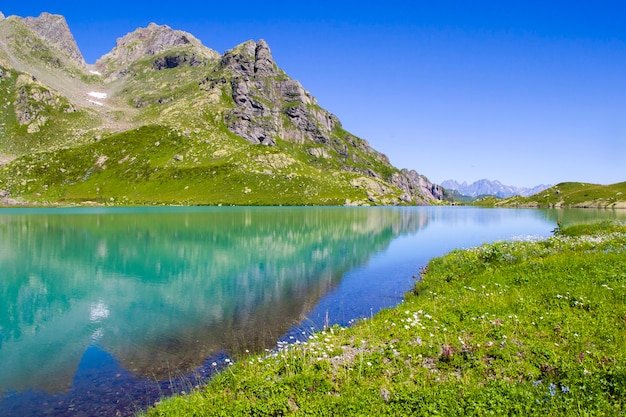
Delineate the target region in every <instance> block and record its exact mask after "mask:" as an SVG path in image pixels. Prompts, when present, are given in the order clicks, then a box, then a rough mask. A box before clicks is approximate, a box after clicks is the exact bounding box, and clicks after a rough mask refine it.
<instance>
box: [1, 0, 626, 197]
mask: <svg viewBox="0 0 626 417" xmlns="http://www.w3.org/2000/svg"><path fill="white" fill-rule="evenodd" d="M0 12H2V13H3V14H4V15H5V16H7V17H8V16H10V15H17V16H21V17H27V16H39V15H40V14H41V13H42V12H49V13H54V14H61V15H63V16H64V17H65V18H66V20H67V22H68V25H69V27H70V30H71V31H72V33H73V35H74V37H75V38H76V41H77V43H78V46H79V48H80V50H81V52H82V53H83V55H84V57H85V59H86V61H87V62H89V63H93V62H95V60H96V59H97V58H99V57H100V56H102V55H104V54H105V53H107V52H109V51H110V50H111V49H112V48H113V47H114V46H115V41H116V39H117V38H119V37H122V36H124V35H125V34H127V33H129V32H132V31H134V30H135V29H136V28H138V27H146V26H148V24H149V23H151V22H155V23H157V24H165V25H168V26H170V27H172V28H173V29H177V30H183V31H186V32H189V33H191V34H192V35H194V36H195V37H197V38H198V39H200V40H201V41H202V43H203V44H204V45H206V46H207V47H209V48H212V49H215V50H217V51H218V52H220V53H223V52H224V51H226V50H228V49H231V48H233V47H235V46H236V45H238V44H240V43H242V42H245V41H247V40H249V39H254V40H258V39H265V40H266V41H267V42H268V44H269V46H270V48H271V49H272V53H273V55H274V59H275V61H276V63H277V65H278V66H279V67H281V68H282V69H283V70H284V71H285V72H286V73H287V74H288V75H289V76H290V77H292V78H294V79H296V80H299V81H300V82H301V83H302V85H303V86H304V88H306V89H307V90H308V91H310V92H311V94H312V95H313V96H314V97H316V98H317V100H318V102H319V104H320V105H321V106H322V107H324V108H326V109H327V110H329V111H331V112H332V113H334V114H335V115H337V117H339V119H340V120H341V122H342V124H343V126H344V128H345V129H346V130H348V131H350V132H352V133H353V134H355V135H357V136H360V137H362V138H363V139H366V140H367V141H368V142H369V143H370V144H371V145H372V146H373V147H374V148H375V149H377V150H378V151H380V152H383V153H384V154H386V155H387V156H388V157H389V158H390V160H391V163H392V164H394V165H395V166H397V167H398V168H408V169H415V170H416V171H417V172H419V173H420V174H422V175H425V176H426V177H428V178H429V179H430V180H431V181H433V182H435V183H441V182H443V181H444V180H447V179H453V180H456V181H458V182H463V181H466V182H467V183H472V182H474V181H477V180H481V179H489V180H498V181H500V182H502V183H503V184H506V185H514V186H520V187H522V186H523V187H533V186H536V185H539V184H557V183H559V182H564V181H580V182H590V183H600V184H612V183H617V182H623V181H626V172H625V170H624V168H623V166H624V165H625V162H626V117H625V116H624V113H625V111H626V77H625V74H626V25H624V24H623V22H624V21H626V4H622V3H621V2H602V3H600V4H598V3H591V2H576V3H571V2H560V1H558V2H551V3H549V4H546V3H543V2H542V3H540V2H534V1H530V2H528V1H527V2H514V3H509V4H507V5H503V4H502V3H499V2H485V1H483V2H473V3H471V5H468V4H465V3H464V2H453V1H448V2H439V3H437V4H431V3H426V2H416V3H412V2H402V1H393V0H392V1H390V2H386V3H384V6H383V4H382V3H363V2H354V1H347V2H341V4H339V3H337V2H335V3H330V2H324V1H322V2H316V3H315V4H313V5H305V4H302V5H296V4H290V5H289V7H286V6H285V5H284V3H283V4H281V3H279V2H273V1H270V2H266V3H263V5H262V7H260V6H259V4H258V3H253V2H247V1H240V2H237V5H236V7H235V5H233V4H218V5H212V4H211V5H210V4H207V3H206V2H193V1H188V2H185V3H181V4H172V3H167V2H160V1H152V2H149V3H148V2H142V1H139V2H133V3H130V4H129V3H122V2H117V1H109V2H103V3H83V2H80V3H79V2H76V3H74V2H71V1H70V2H63V4H58V3H56V2H44V1H29V2H22V3H13V4H6V5H2V6H0Z"/></svg>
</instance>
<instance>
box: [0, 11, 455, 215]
mask: <svg viewBox="0 0 626 417" xmlns="http://www.w3.org/2000/svg"><path fill="white" fill-rule="evenodd" d="M66 28H67V24H66V23H65V19H64V18H63V17H62V16H58V15H50V14H47V13H43V14H42V15H41V16H40V17H38V18H26V19H24V18H19V17H15V16H11V17H9V18H6V19H2V20H0V92H2V93H4V95H5V96H6V97H11V98H12V100H8V101H7V102H6V103H5V105H4V106H3V107H2V110H1V112H0V122H1V123H0V160H2V161H4V165H2V167H1V169H0V189H2V190H3V192H2V194H3V195H4V196H5V197H4V199H5V201H9V198H10V199H12V201H14V200H16V201H24V202H33V203H35V204H58V203H61V204H75V203H78V204H83V203H85V202H87V203H89V204H91V203H96V204H157V203H158V204H160V203H166V204H350V205H355V204H356V205H370V204H428V203H430V202H432V201H436V200H440V199H442V198H443V190H442V189H441V187H439V186H437V185H436V184H432V183H431V182H430V181H428V179H427V178H426V177H424V176H423V175H420V174H418V173H417V172H415V171H409V170H399V169H397V168H395V167H393V166H392V165H391V163H390V162H389V160H388V158H387V157H386V156H385V155H383V154H382V153H380V152H378V151H376V150H375V149H373V148H372V147H371V146H370V145H369V143H368V142H367V141H366V140H364V139H361V138H358V137H356V136H354V135H352V134H350V133H349V132H347V131H345V130H344V129H343V128H342V126H341V123H340V121H339V118H337V117H336V116H335V115H333V114H331V113H329V112H328V111H326V110H325V109H323V108H321V107H320V106H319V105H318V103H317V101H316V100H315V98H314V97H313V96H312V95H311V94H310V93H309V92H308V91H306V90H305V89H304V87H303V86H302V85H301V84H300V83H299V82H298V81H297V80H294V79H291V78H290V77H288V76H287V74H285V73H284V71H282V70H281V69H280V68H279V67H278V65H277V64H276V63H275V62H274V59H273V56H272V54H271V50H270V48H269V45H267V43H266V42H265V41H264V40H259V41H246V42H243V43H242V44H240V45H237V46H235V47H234V48H233V49H231V50H229V51H226V52H225V53H224V54H222V55H220V54H218V53H217V52H215V51H213V50H212V49H210V48H208V47H206V46H204V45H203V44H202V43H201V42H200V41H199V40H197V39H196V38H195V37H193V35H191V34H188V33H186V32H183V31H177V30H174V29H172V28H170V27H169V26H166V25H157V24H155V23H151V24H150V25H148V27H146V28H138V29H136V30H135V31H133V32H131V33H129V34H127V35H125V36H123V37H121V38H118V40H117V43H116V46H115V47H114V48H113V49H112V50H111V51H110V52H109V53H107V54H105V55H103V56H102V57H101V58H100V59H99V60H98V61H97V62H96V64H94V65H86V64H84V59H82V54H80V51H79V50H78V49H77V46H76V42H75V40H74V38H73V36H72V35H71V32H70V31H69V28H67V30H66ZM22 45H30V46H34V47H32V48H27V49H24V48H22V47H21V46H22ZM74 46H76V50H77V51H78V52H76V50H75V48H74ZM79 54H80V56H79ZM160 135H162V136H163V138H164V139H163V140H158V137H159V136H160ZM167 138H169V139H167ZM105 139H106V140H105ZM155 139H156V140H155ZM242 141H243V142H242ZM120 143H125V144H126V145H125V146H122V147H120V146H119V145H120ZM163 143H168V144H169V145H171V151H172V152H173V154H171V155H169V156H167V155H166V154H165V153H162V151H164V149H165V148H164V147H163V146H159V144H163ZM169 145H168V146H169ZM264 145H265V146H264ZM259 146H260V147H259ZM168 152H169V151H168ZM118 154H119V159H117V161H118V165H120V167H122V166H123V167H127V169H125V170H118V169H112V167H113V166H114V165H113V164H112V163H110V161H111V160H113V158H114V156H113V155H118ZM115 157H116V158H117V156H115ZM64 158H71V159H72V160H71V161H70V160H66V159H64ZM107 161H108V162H107ZM128 165H131V166H130V167H128ZM137 165H141V166H142V168H141V169H140V171H141V172H138V171H136V168H137ZM52 166H55V167H56V168H55V169H57V170H58V171H59V173H60V174H61V175H59V173H54V172H51V171H50V167H52ZM69 173H72V174H71V175H72V176H70V177H69V178H68V175H69ZM199 178H202V179H199ZM157 179H158V180H159V181H160V185H159V186H158V187H157V183H156V182H155V180H157ZM181 179H185V183H184V185H183V184H180V182H181ZM285 180H286V181H287V182H285ZM190 181H192V182H193V183H194V185H193V186H192V184H191V183H190ZM215 181H221V183H220V184H214V182H215ZM112 183H116V184H118V186H119V187H120V188H119V189H115V188H113V187H112V186H111V184H112ZM224 184H229V186H230V187H231V189H228V190H226V189H224V188H220V187H219V186H218V185H224ZM247 184H249V185H247ZM179 186H180V187H181V189H178V188H177V187H179ZM292 186H294V187H293V189H292ZM128 187H130V188H128ZM170 188H171V190H169V191H168V192H167V193H164V192H162V190H165V189H170ZM187 190H193V191H194V192H195V193H196V194H193V193H192V191H187ZM207 190H212V191H211V193H212V194H207V193H208V191H207ZM298 190H299V191H298ZM130 191H132V192H130ZM129 194H132V196H130V195H129ZM120 201H121V203H120Z"/></svg>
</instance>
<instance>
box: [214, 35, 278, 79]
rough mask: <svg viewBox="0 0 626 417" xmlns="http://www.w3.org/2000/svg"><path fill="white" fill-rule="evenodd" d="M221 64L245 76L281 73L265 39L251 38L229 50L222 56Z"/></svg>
mask: <svg viewBox="0 0 626 417" xmlns="http://www.w3.org/2000/svg"><path fill="white" fill-rule="evenodd" d="M220 66H221V67H222V68H224V69H228V70H231V71H233V72H234V73H235V74H239V75H242V76H245V77H255V76H256V75H259V76H268V75H276V74H278V73H279V71H278V67H277V66H276V64H275V63H274V58H273V57H272V52H271V50H270V47H269V45H268V44H267V42H265V41H264V40H263V39H261V40H259V41H258V42H255V41H252V40H250V41H247V42H244V43H242V44H241V45H239V46H237V47H235V48H233V49H232V50H230V51H227V52H226V53H225V54H224V55H223V56H222V60H221V62H220Z"/></svg>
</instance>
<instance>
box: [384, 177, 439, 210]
mask: <svg viewBox="0 0 626 417" xmlns="http://www.w3.org/2000/svg"><path fill="white" fill-rule="evenodd" d="M390 183H391V184H393V185H395V186H396V187H398V188H399V189H401V190H402V191H404V195H403V196H402V197H401V199H402V200H403V201H404V202H407V203H411V202H415V203H418V204H419V203H420V202H422V203H423V202H428V201H432V200H443V198H444V190H443V188H441V186H439V185H437V184H433V183H431V182H430V181H429V180H428V178H426V177H425V176H423V175H420V174H418V173H417V172H416V171H414V170H408V169H403V170H402V171H400V172H399V173H394V174H392V176H391V179H390Z"/></svg>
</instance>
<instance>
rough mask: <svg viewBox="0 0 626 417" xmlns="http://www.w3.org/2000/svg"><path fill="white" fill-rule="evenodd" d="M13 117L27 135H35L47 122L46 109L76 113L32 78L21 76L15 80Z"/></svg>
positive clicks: (63, 100)
mask: <svg viewBox="0 0 626 417" xmlns="http://www.w3.org/2000/svg"><path fill="white" fill-rule="evenodd" d="M16 87H17V94H16V99H15V116H16V118H17V121H18V123H19V124H20V125H21V126H24V125H26V126H27V132H28V133H36V132H39V131H40V130H41V128H42V127H43V126H45V125H46V123H47V122H48V115H47V113H48V109H49V108H53V109H56V110H60V111H63V112H65V113H73V112H76V108H75V107H74V106H73V105H71V104H69V103H68V101H67V100H65V99H63V98H61V97H59V96H58V95H57V94H55V93H54V92H52V91H50V90H49V89H47V88H45V87H44V86H43V85H42V84H40V83H38V82H37V81H36V80H35V78H34V77H32V76H27V75H25V74H21V75H20V76H19V77H18V78H17V83H16Z"/></svg>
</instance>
